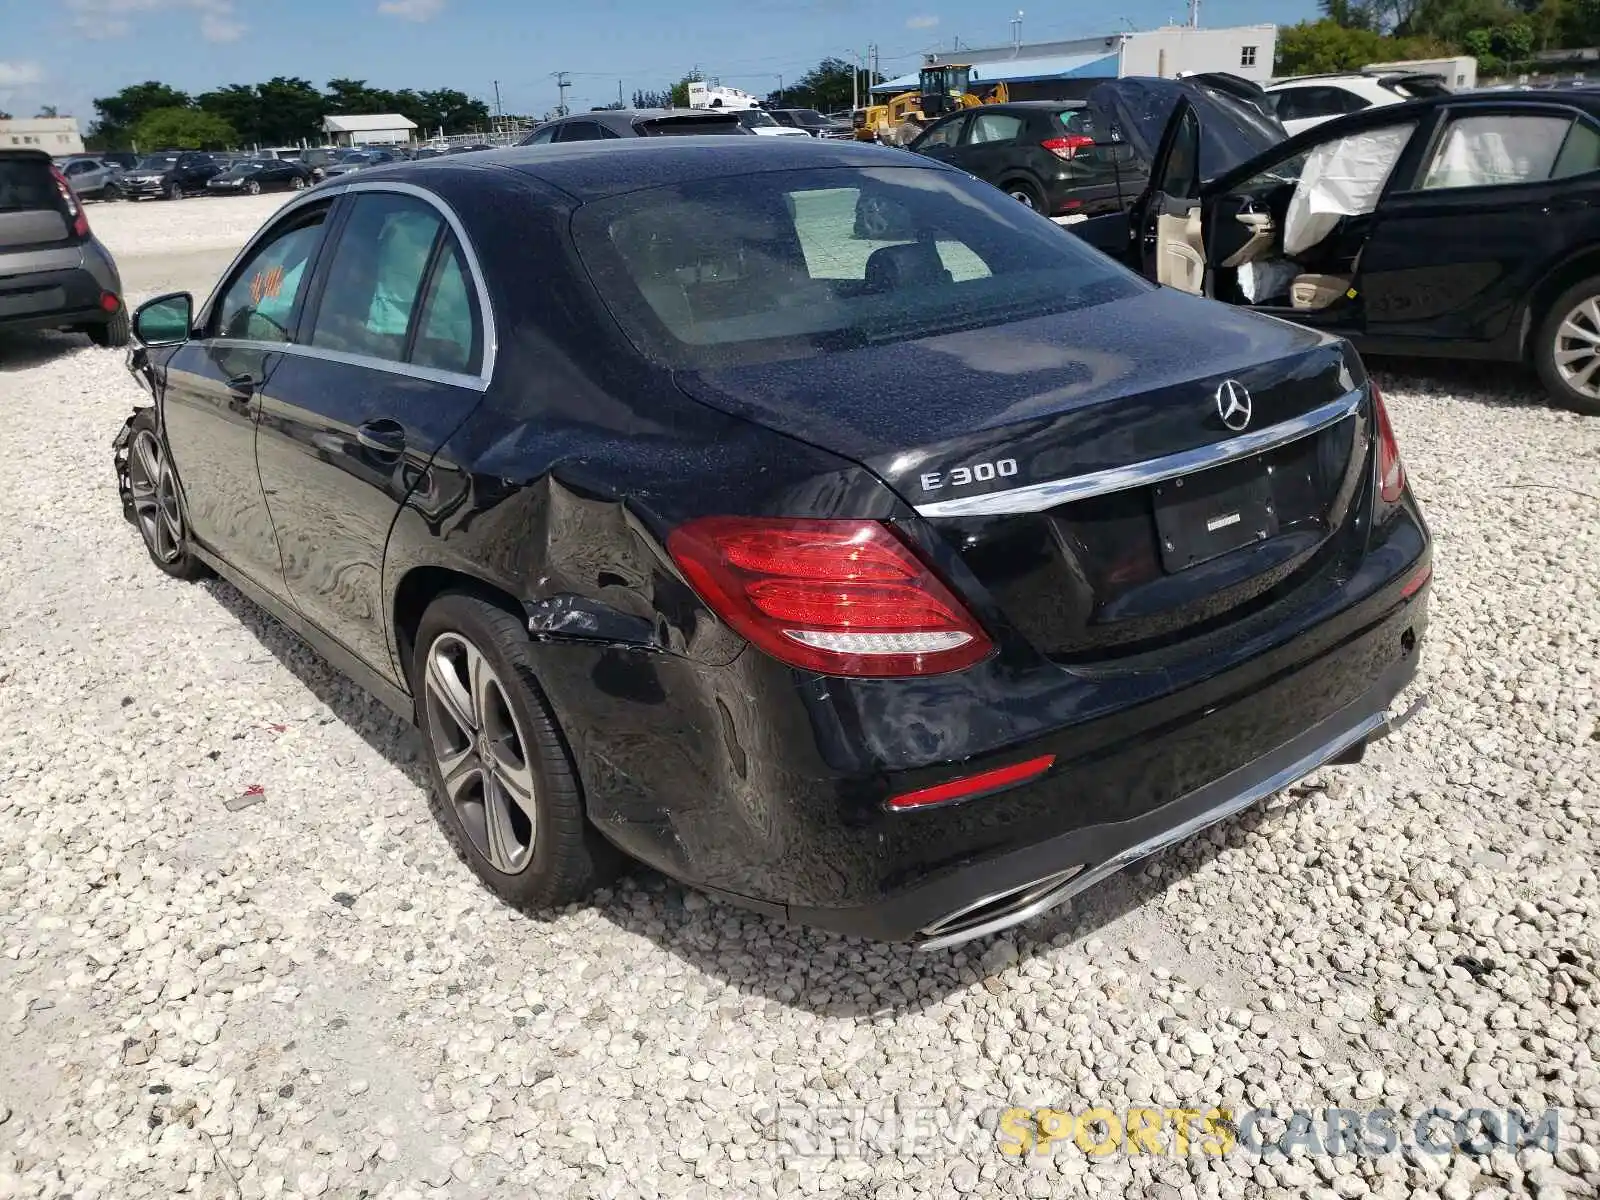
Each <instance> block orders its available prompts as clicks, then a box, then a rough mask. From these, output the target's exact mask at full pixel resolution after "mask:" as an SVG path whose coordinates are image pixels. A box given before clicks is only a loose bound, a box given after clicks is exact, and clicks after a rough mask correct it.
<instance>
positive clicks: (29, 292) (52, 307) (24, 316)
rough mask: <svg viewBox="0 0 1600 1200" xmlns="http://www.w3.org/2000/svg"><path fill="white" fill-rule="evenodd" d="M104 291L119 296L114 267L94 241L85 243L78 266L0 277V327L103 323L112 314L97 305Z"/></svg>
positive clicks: (43, 326) (118, 280)
mask: <svg viewBox="0 0 1600 1200" xmlns="http://www.w3.org/2000/svg"><path fill="white" fill-rule="evenodd" d="M106 292H110V293H111V294H112V295H113V296H116V297H117V298H118V300H119V301H120V300H121V298H122V283H121V280H120V279H119V278H118V277H117V270H116V267H115V266H114V265H113V264H112V262H111V260H110V256H109V255H105V254H104V253H103V252H101V251H100V250H99V249H98V247H96V246H95V245H94V244H93V243H88V244H85V246H84V248H83V257H82V260H81V265H80V266H76V267H70V268H67V269H64V270H56V271H36V272H32V273H30V274H26V275H16V276H12V277H10V278H7V279H0V329H12V330H23V329H58V328H61V327H63V326H69V325H103V324H105V323H106V322H107V321H109V320H110V319H111V317H112V316H113V315H114V311H113V312H107V311H106V310H105V309H104V308H102V307H101V306H100V297H101V296H102V295H103V294H105V293H106Z"/></svg>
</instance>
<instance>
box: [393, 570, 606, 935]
mask: <svg viewBox="0 0 1600 1200" xmlns="http://www.w3.org/2000/svg"><path fill="white" fill-rule="evenodd" d="M530 650H531V643H530V642H529V641H528V635H527V632H526V630H525V629H524V628H523V626H522V625H521V624H520V623H519V622H518V621H517V619H516V618H515V617H513V616H512V615H511V614H509V613H508V612H506V611H505V610H504V609H502V608H498V607H496V606H495V605H494V604H491V603H489V602H488V601H486V600H483V599H481V598H480V597H478V596H475V595H472V594H470V593H467V592H445V593H443V594H442V595H440V596H439V597H438V598H437V599H436V600H434V602H433V603H432V604H430V605H429V606H428V609H427V611H426V612H425V613H423V615H422V621H421V623H420V624H419V625H418V627H417V636H416V647H415V649H414V651H413V653H412V663H411V679H412V683H413V689H412V690H413V692H414V693H415V694H416V697H417V723H418V725H419V727H420V728H421V731H422V740H423V747H424V750H425V752H426V756H427V759H428V771H429V774H430V776H431V777H432V781H433V804H434V807H435V815H436V816H437V818H438V820H439V822H440V824H441V825H442V826H443V827H444V830H445V833H446V835H447V836H448V837H449V839H450V841H451V843H452V845H453V846H454V847H455V849H456V852H457V853H458V854H459V855H461V857H462V858H464V859H465V860H466V862H467V864H468V865H469V866H470V867H471V868H472V869H473V871H474V872H475V873H476V874H477V876H478V878H479V879H481V880H483V882H484V883H485V884H486V885H488V888H489V890H490V891H492V892H493V893H494V894H495V895H497V896H499V897H500V898H501V899H502V900H505V901H507V902H508V903H510V904H512V905H514V906H516V907H517V908H522V909H542V908H552V907H555V906H558V905H562V904H567V903H571V902H572V901H574V900H578V899H580V898H582V897H583V896H584V895H586V894H588V893H589V892H590V891H592V890H593V889H595V888H596V887H599V886H600V885H602V884H603V883H606V882H609V881H610V879H611V878H613V877H614V876H615V874H616V871H617V868H618V866H619V863H620V856H619V854H618V852H617V851H616V850H615V849H614V848H613V847H612V846H611V845H610V843H608V842H606V841H605V840H604V839H603V838H602V837H601V836H600V835H599V833H597V832H596V831H595V830H594V828H593V827H592V826H591V825H590V824H589V821H588V818H587V816H586V815H585V813H584V808H583V796H582V793H581V791H580V789H579V786H578V779H577V772H576V771H575V770H574V768H573V765H572V760H571V758H570V756H569V755H568V754H567V750H566V745H565V743H564V741H563V739H562V737H561V731H560V730H559V728H557V726H556V723H555V719H554V717H553V715H552V714H551V712H550V708H549V705H548V703H547V702H546V701H545V698H544V693H543V692H542V691H541V690H540V688H539V685H538V683H537V681H536V680H535V679H534V674H533V664H532V656H531V653H530ZM468 680H475V681H476V683H475V684H470V685H469V683H467V682H466V681H468ZM469 727H470V728H469ZM496 748H497V749H496ZM486 761H492V762H493V764H494V766H493V767H492V769H490V770H488V771H485V770H484V769H483V767H482V764H483V763H484V762H486ZM447 780H448V782H447ZM518 795H520V796H521V797H523V799H514V798H513V797H514V796H518ZM530 809H531V810H532V811H531V812H530V811H529V810H530ZM491 814H498V816H499V818H500V819H498V820H495V821H493V822H491V820H490V816H491ZM491 823H492V824H493V825H494V826H495V828H496V829H498V830H499V835H498V836H491V833H490V825H491Z"/></svg>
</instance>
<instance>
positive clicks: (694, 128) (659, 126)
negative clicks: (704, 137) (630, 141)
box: [634, 114, 744, 137]
mask: <svg viewBox="0 0 1600 1200" xmlns="http://www.w3.org/2000/svg"><path fill="white" fill-rule="evenodd" d="M634 128H635V129H637V130H638V131H639V132H640V133H641V134H643V135H644V136H645V137H668V136H688V135H691V134H693V135H694V136H696V137H698V136H700V135H701V134H706V133H741V134H742V133H743V132H744V126H743V125H741V124H739V122H738V120H737V119H736V118H735V117H733V116H731V115H729V116H722V115H721V114H718V115H717V116H704V117H647V118H645V119H644V120H642V121H635V122H634Z"/></svg>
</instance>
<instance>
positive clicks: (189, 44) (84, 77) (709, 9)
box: [0, 0, 1316, 129]
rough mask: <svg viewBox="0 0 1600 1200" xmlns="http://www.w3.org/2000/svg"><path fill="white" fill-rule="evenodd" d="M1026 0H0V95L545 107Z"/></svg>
mask: <svg viewBox="0 0 1600 1200" xmlns="http://www.w3.org/2000/svg"><path fill="white" fill-rule="evenodd" d="M1186 2H1187V0H1120V2H1119V3H1116V4H1112V5H1092V6H1091V5H1082V6H1080V5H1072V6H1066V5H1059V6H1054V7H1050V8H1044V7H1040V8H1036V9H1032V10H1029V9H1028V8H1027V7H1026V4H1027V0H1022V3H1023V5H1024V7H1023V17H1022V38H1023V41H1024V42H1029V41H1046V40H1051V39H1061V38H1070V37H1080V36H1081V37H1089V36H1094V35H1096V34H1106V33H1111V32H1114V31H1116V30H1119V29H1127V28H1129V27H1130V26H1131V27H1133V28H1138V29H1150V28H1154V27H1156V26H1159V25H1162V24H1166V23H1168V22H1182V21H1183V20H1185V19H1186V13H1187V9H1186ZM1015 3H1016V0H1012V2H1011V3H1005V2H1003V0H962V2H961V3H960V4H954V3H947V2H944V0H907V3H905V4H890V5H872V4H864V3H860V2H859V0H673V2H672V3H666V4H663V3H661V0H583V2H581V3H575V4H573V3H560V2H556V3H552V2H551V0H545V3H542V4H539V5H533V4H518V3H514V2H513V0H273V2H272V3H270V4H269V3H264V2H263V3H252V2H251V0H58V2H52V3H44V2H42V0H0V110H6V111H10V112H12V113H13V114H15V115H16V116H33V115H34V113H36V112H37V111H38V110H39V108H40V107H41V106H44V105H54V106H55V107H56V108H58V109H59V110H60V111H61V112H62V113H63V114H68V113H70V114H72V115H75V116H77V117H79V118H80V123H81V125H82V126H83V127H84V128H85V129H87V126H88V124H89V121H90V120H91V119H92V118H93V116H94V113H93V106H92V104H91V101H92V99H93V98H94V97H96V96H104V95H108V94H110V93H113V92H115V91H116V90H118V89H119V88H121V87H124V86H126V85H128V84H131V83H139V82H142V81H143V80H146V79H159V80H161V81H162V82H164V83H168V84H171V85H172V86H174V87H178V88H181V89H183V90H185V91H188V92H191V93H199V92H203V91H206V90H208V89H210V88H214V87H217V86H220V85H223V84H228V83H253V82H257V81H259V80H264V79H270V78H271V77H272V76H274V75H298V76H301V77H302V78H306V79H309V80H311V82H312V83H314V84H316V85H318V86H322V85H323V84H325V83H326V82H327V81H328V80H329V79H331V78H349V79H365V80H366V81H367V82H368V83H370V84H372V85H374V86H376V87H385V88H403V87H411V88H417V89H419V90H420V89H430V88H443V87H449V88H458V89H460V90H461V91H463V92H466V93H468V94H469V95H472V96H476V97H478V98H481V99H483V100H484V101H486V102H487V103H488V104H489V106H490V109H491V110H493V108H494V102H495V82H496V81H498V82H499V85H500V101H501V104H502V111H504V112H507V113H523V114H531V115H535V116H537V115H540V114H542V113H545V112H546V111H548V110H550V109H552V108H554V107H555V105H556V103H557V99H558V97H557V90H556V81H555V78H554V76H553V73H554V72H557V71H567V72H569V73H570V79H571V83H572V86H571V88H570V89H569V90H568V92H567V103H568V105H569V106H570V107H572V108H573V109H586V108H589V107H591V106H593V105H598V104H605V103H607V102H609V101H614V100H615V99H616V98H617V89H618V83H619V82H620V83H621V86H622V91H623V94H624V98H625V99H629V100H631V98H632V93H633V91H634V89H635V88H646V89H652V88H661V87H664V86H666V85H668V84H670V83H671V82H672V81H674V80H676V79H679V78H681V77H682V76H683V75H684V74H685V73H686V72H687V71H689V70H691V69H694V68H696V67H698V68H699V69H700V70H701V71H702V72H704V73H705V75H706V76H707V77H713V76H714V77H717V78H718V79H720V81H721V82H722V83H723V84H724V85H725V86H729V87H738V88H743V89H745V90H746V91H751V92H756V93H758V94H762V95H764V94H766V93H767V92H769V91H771V90H773V89H774V88H776V87H777V86H778V82H779V77H780V76H781V77H782V79H783V80H784V82H786V83H792V82H794V81H795V80H796V79H798V78H799V77H800V76H801V75H802V74H804V72H805V71H806V70H807V69H809V68H810V67H813V66H815V65H816V63H817V62H818V61H819V60H820V59H822V58H823V57H825V56H837V57H841V58H848V57H849V56H850V53H851V51H856V52H857V53H860V54H862V55H865V53H866V49H867V46H868V44H869V43H873V42H876V43H877V45H878V48H879V59H880V62H881V63H882V67H883V70H884V73H885V74H887V75H890V76H893V75H898V74H903V73H905V72H907V71H911V70H915V69H916V67H917V66H918V64H919V63H920V62H921V57H920V56H921V53H922V52H923V51H926V50H934V49H937V50H940V51H943V52H946V53H948V52H949V51H950V50H951V49H952V47H953V45H954V42H953V40H952V39H955V38H959V39H960V44H961V45H962V46H967V47H971V46H992V45H1000V44H1005V43H1008V42H1010V40H1011V21H1012V19H1013V18H1014V17H1015V16H1016V15H1017V11H1018V10H1017V8H1016V7H1015ZM1315 7H1316V6H1315V3H1314V0H1203V3H1202V8H1201V13H1200V21H1201V24H1202V25H1207V26H1212V27H1216V26H1223V25H1248V24H1261V23H1265V22H1277V23H1279V24H1284V23H1293V22H1295V21H1298V20H1301V19H1303V18H1306V17H1310V16H1313V15H1315Z"/></svg>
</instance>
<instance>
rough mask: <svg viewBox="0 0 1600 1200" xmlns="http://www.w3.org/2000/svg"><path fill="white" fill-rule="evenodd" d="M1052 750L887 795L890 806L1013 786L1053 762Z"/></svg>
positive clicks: (964, 796) (912, 805) (935, 801)
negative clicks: (890, 795) (1022, 760)
mask: <svg viewBox="0 0 1600 1200" xmlns="http://www.w3.org/2000/svg"><path fill="white" fill-rule="evenodd" d="M1055 761H1056V756H1055V755H1054V754H1041V755H1040V756H1039V757H1038V758H1030V759H1028V760H1027V761H1026V762H1019V763H1013V764H1012V765H1011V766H1009V767H997V768H995V769H994V770H993V771H983V772H981V773H979V774H977V775H967V776H963V777H962V778H960V779H952V780H950V781H949V782H947V783H940V784H935V785H934V786H933V787H927V788H919V789H918V790H917V791H914V792H903V793H901V794H900V795H898V796H892V797H890V799H889V807H890V808H901V809H904V808H922V807H924V806H926V805H929V804H943V803H945V802H946V801H949V800H965V799H970V798H971V797H973V796H982V795H986V794H988V793H990V792H998V791H1000V790H1001V789H1002V788H1008V787H1014V786H1015V785H1017V784H1019V783H1026V782H1027V781H1028V780H1030V779H1037V778H1038V777H1039V776H1040V775H1043V774H1044V773H1045V772H1046V771H1048V770H1049V769H1050V768H1051V767H1052V766H1054V765H1055Z"/></svg>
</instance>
